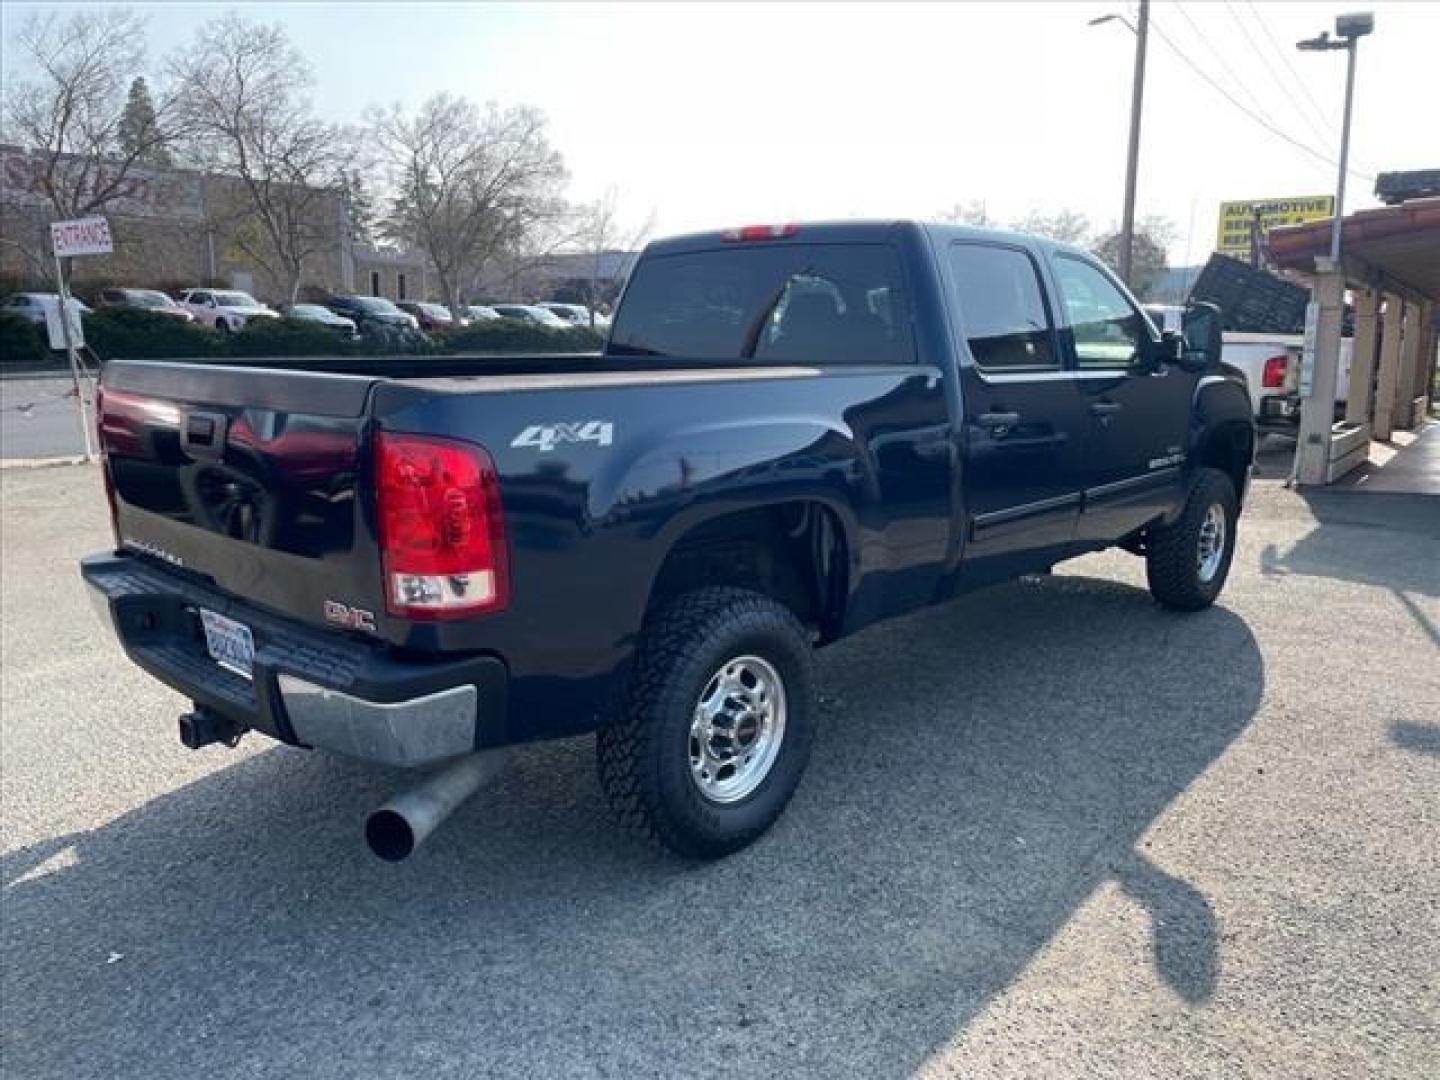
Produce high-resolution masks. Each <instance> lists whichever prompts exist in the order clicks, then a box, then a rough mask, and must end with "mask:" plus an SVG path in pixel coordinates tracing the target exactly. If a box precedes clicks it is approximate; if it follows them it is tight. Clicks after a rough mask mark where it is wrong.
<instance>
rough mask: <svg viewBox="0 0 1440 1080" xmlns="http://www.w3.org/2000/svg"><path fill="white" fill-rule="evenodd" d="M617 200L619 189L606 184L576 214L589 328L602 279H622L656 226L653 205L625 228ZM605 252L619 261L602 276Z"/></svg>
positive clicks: (600, 296)
mask: <svg viewBox="0 0 1440 1080" xmlns="http://www.w3.org/2000/svg"><path fill="white" fill-rule="evenodd" d="M619 201H620V195H619V192H618V190H617V189H616V188H614V187H609V188H607V189H606V190H605V194H604V195H603V196H602V197H601V198H599V199H597V200H596V201H595V202H593V203H587V204H586V205H584V206H581V207H580V208H579V211H578V213H577V214H576V229H575V238H574V239H575V244H574V246H575V247H576V248H577V249H578V250H579V251H580V252H581V253H582V254H584V255H585V266H586V283H585V306H586V307H587V308H588V309H589V311H590V327H591V329H594V327H595V308H596V306H597V305H598V304H599V303H600V301H601V299H602V294H603V293H604V292H605V289H604V287H603V285H602V281H604V280H618V281H620V282H622V283H623V282H624V280H625V278H626V277H628V276H629V274H630V270H631V268H632V266H633V264H634V261H635V255H636V253H637V251H638V249H639V248H640V246H641V245H642V244H644V243H645V240H646V239H647V238H648V237H649V235H650V231H651V230H652V229H653V228H654V227H655V211H654V210H653V209H652V210H651V211H650V213H649V214H648V215H647V216H646V217H645V219H644V220H643V221H642V222H641V223H640V224H639V225H637V226H635V227H633V228H627V227H626V226H625V225H624V224H623V223H622V221H621V219H620V213H619V209H618V207H619ZM607 256H615V257H618V258H619V259H620V260H621V264H620V265H619V266H617V267H614V268H612V271H613V272H612V273H611V274H610V275H608V277H602V271H603V269H604V263H605V260H606V257H607Z"/></svg>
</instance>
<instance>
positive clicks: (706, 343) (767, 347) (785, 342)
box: [608, 244, 915, 364]
mask: <svg viewBox="0 0 1440 1080" xmlns="http://www.w3.org/2000/svg"><path fill="white" fill-rule="evenodd" d="M608 348H609V352H610V353H612V354H616V355H622V356H662V357H690V358H694V359H706V360H734V361H740V362H758V363H805V364H905V363H912V362H913V361H914V358H915V349H914V343H913V339H912V335H911V330H910V305H909V301H908V299H907V298H906V296H905V293H904V286H903V279H902V276H901V272H900V260H899V258H898V257H897V256H896V253H895V250H894V249H893V248H891V247H889V246H887V245H884V244H783V245H782V244H777V245H766V246H764V247H753V248H746V247H737V248H731V249H722V250H715V251H696V252H683V253H679V254H675V255H657V256H653V257H651V258H647V259H642V260H641V262H640V265H639V266H637V267H636V269H635V274H634V276H633V278H632V279H631V281H630V284H629V286H628V288H627V289H626V290H625V297H624V300H623V302H622V303H621V305H620V312H619V316H618V318H617V319H616V322H615V327H614V329H613V330H612V332H611V336H610V344H609V347H608Z"/></svg>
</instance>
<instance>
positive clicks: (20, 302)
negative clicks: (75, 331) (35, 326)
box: [0, 292, 93, 325]
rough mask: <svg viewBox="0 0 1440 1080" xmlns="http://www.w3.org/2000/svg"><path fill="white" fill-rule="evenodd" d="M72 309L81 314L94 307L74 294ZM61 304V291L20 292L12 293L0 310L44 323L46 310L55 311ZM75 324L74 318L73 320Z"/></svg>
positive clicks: (85, 313) (89, 311) (71, 303)
mask: <svg viewBox="0 0 1440 1080" xmlns="http://www.w3.org/2000/svg"><path fill="white" fill-rule="evenodd" d="M70 305H71V310H72V311H78V312H79V313H80V314H81V315H90V314H92V313H93V312H92V309H91V308H90V307H89V305H87V304H86V303H85V301H83V300H80V299H77V298H76V297H74V296H72V297H71V298H70ZM59 306H60V294H59V293H53V292H50V293H47V292H20V293H11V294H10V295H9V296H7V297H6V298H5V302H4V303H3V304H0V311H5V312H8V313H9V314H11V315H19V316H20V317H21V318H22V319H29V320H30V321H31V322H33V323H43V322H44V321H45V319H46V317H47V316H46V312H48V311H55V310H57V309H58V308H59ZM72 325H73V320H72Z"/></svg>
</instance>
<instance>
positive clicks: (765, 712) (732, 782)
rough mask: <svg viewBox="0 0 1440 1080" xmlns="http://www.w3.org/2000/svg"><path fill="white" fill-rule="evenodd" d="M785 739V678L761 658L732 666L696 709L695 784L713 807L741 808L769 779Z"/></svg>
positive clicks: (692, 748) (708, 688)
mask: <svg viewBox="0 0 1440 1080" xmlns="http://www.w3.org/2000/svg"><path fill="white" fill-rule="evenodd" d="M784 738H785V684H784V683H783V682H782V681H781V679H780V673H779V672H778V671H776V670H775V667H774V665H772V664H771V663H770V662H769V661H768V660H762V659H761V658H760V657H758V656H737V657H735V658H734V659H733V660H727V661H725V663H724V664H722V665H721V666H720V670H719V671H717V672H715V674H714V675H712V676H710V680H709V681H708V682H707V683H706V684H705V689H704V691H703V692H702V693H701V694H700V701H699V703H698V704H697V705H696V706H695V715H694V717H693V719H692V720H691V722H690V778H691V779H692V780H694V781H695V786H696V787H698V788H699V789H700V794H701V795H703V796H705V798H706V799H708V800H710V801H711V802H717V803H733V802H739V801H740V800H741V799H743V798H745V797H746V796H747V795H749V794H750V793H751V792H753V791H754V790H755V789H756V788H758V787H759V786H760V784H761V782H762V781H764V779H765V777H766V776H768V775H769V774H770V769H771V767H772V766H773V765H774V764H775V758H776V757H777V756H778V755H779V753H780V744H781V742H782V741H784Z"/></svg>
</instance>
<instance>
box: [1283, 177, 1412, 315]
mask: <svg viewBox="0 0 1440 1080" xmlns="http://www.w3.org/2000/svg"><path fill="white" fill-rule="evenodd" d="M1332 220H1333V219H1331V218H1325V219H1323V220H1320V221H1311V222H1307V223H1306V224H1304V225H1290V226H1286V227H1283V228H1276V229H1273V230H1272V231H1271V233H1270V237H1269V239H1270V254H1271V257H1272V258H1273V259H1274V260H1275V262H1276V264H1277V265H1279V266H1282V267H1285V268H1286V269H1290V270H1298V271H1301V272H1302V273H1306V274H1310V273H1313V272H1314V270H1315V259H1316V257H1317V256H1319V257H1324V256H1326V255H1329V254H1330V229H1331V224H1332ZM1340 254H1341V258H1342V259H1343V260H1344V261H1345V263H1346V267H1345V269H1346V276H1347V277H1348V278H1350V279H1351V280H1352V281H1354V282H1355V284H1365V285H1372V286H1375V287H1379V288H1384V289H1386V290H1388V291H1393V292H1398V293H1409V294H1411V298H1412V299H1415V300H1440V198H1435V199H1416V200H1414V201H1412V202H1407V203H1401V204H1400V205H1399V206H1382V207H1379V208H1378V209H1375V210H1361V211H1360V212H1359V213H1355V214H1351V215H1349V216H1348V217H1345V218H1343V219H1342V220H1341V224H1340ZM1357 261H1358V262H1361V263H1364V264H1365V267H1366V268H1368V270H1369V271H1370V273H1368V274H1367V273H1364V272H1362V269H1361V268H1360V267H1356V266H1355V265H1354V263H1355V262H1357ZM1357 279H1358V280H1357Z"/></svg>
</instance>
